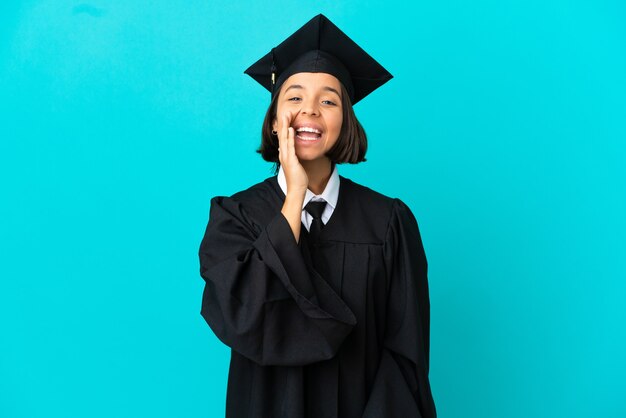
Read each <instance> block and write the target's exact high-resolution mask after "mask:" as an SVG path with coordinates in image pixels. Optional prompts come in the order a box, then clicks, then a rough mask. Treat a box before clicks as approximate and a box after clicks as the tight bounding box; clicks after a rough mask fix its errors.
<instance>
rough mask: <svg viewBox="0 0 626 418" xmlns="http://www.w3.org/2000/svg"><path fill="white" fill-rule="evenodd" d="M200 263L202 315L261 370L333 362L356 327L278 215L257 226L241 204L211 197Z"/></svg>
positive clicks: (218, 334)
mask: <svg viewBox="0 0 626 418" xmlns="http://www.w3.org/2000/svg"><path fill="white" fill-rule="evenodd" d="M199 258H200V275H201V276H202V278H203V279H204V280H205V288H204V292H203V296H202V308H201V315H202V316H203V317H204V319H205V320H206V322H207V323H208V325H209V326H210V327H211V329H212V330H213V332H214V333H215V334H216V336H217V337H218V338H219V339H220V340H221V341H222V342H223V343H224V344H226V345H228V346H229V347H231V348H232V349H233V350H235V351H237V352H238V353H240V354H241V355H243V356H245V357H247V358H249V359H251V360H252V361H254V362H256V363H258V364H260V365H264V366H265V365H280V366H294V365H305V364H309V363H313V362H317V361H321V360H326V359H329V358H331V357H333V356H334V355H335V354H336V352H337V350H338V349H339V347H340V345H341V343H342V342H343V340H344V339H345V337H346V336H347V335H348V334H349V333H350V331H351V330H352V328H353V327H354V325H355V324H356V319H355V316H354V314H353V313H352V311H351V310H350V309H349V308H348V307H347V306H346V304H345V303H344V302H343V301H342V300H341V299H340V297H339V296H338V295H337V294H336V293H335V292H334V291H333V290H332V288H330V286H329V285H328V284H327V283H326V281H325V280H324V279H323V278H322V277H320V276H319V274H318V273H317V272H315V271H314V270H313V269H310V268H309V267H308V266H307V265H306V264H305V262H304V259H303V257H302V253H301V252H300V249H299V247H298V244H297V242H296V240H295V237H294V235H293V232H292V230H291V227H290V226H289V223H288V221H287V219H286V218H285V216H284V215H283V214H282V213H281V212H280V211H279V212H278V213H277V214H276V215H275V216H274V217H273V218H272V219H271V220H270V222H269V223H267V225H266V226H264V227H260V226H259V225H258V223H256V222H254V221H253V220H252V219H251V218H250V216H249V215H248V214H247V212H246V210H245V209H244V208H243V207H242V204H241V202H239V201H237V200H236V199H234V198H232V197H230V198H229V197H223V196H218V197H214V198H213V199H212V200H211V209H210V214H209V222H208V225H207V227H206V231H205V234H204V238H203V239H202V242H201V244H200V249H199Z"/></svg>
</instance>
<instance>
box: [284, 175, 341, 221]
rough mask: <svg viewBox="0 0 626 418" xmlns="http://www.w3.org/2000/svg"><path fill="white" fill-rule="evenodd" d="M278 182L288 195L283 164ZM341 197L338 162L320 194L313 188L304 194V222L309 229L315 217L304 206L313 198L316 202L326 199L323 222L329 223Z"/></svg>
mask: <svg viewBox="0 0 626 418" xmlns="http://www.w3.org/2000/svg"><path fill="white" fill-rule="evenodd" d="M278 184H279V185H280V188H281V189H283V193H284V194H285V196H286V195H287V179H286V178H285V172H284V171H283V166H282V165H281V166H280V168H279V169H278ZM338 198H339V172H338V171H337V164H335V168H334V170H333V172H332V173H331V175H330V179H329V180H328V183H327V184H326V188H325V189H324V191H323V192H322V194H320V195H316V194H314V193H313V192H312V191H311V190H309V189H307V190H306V195H305V196H304V202H303V203H302V223H303V224H304V226H306V229H307V231H309V230H310V228H311V222H313V217H312V216H311V215H310V214H309V212H307V211H306V210H305V209H304V207H305V206H306V205H307V204H308V203H309V202H310V201H311V200H312V201H314V202H318V201H326V207H325V208H324V212H323V213H322V222H324V224H326V223H328V220H329V219H330V216H331V215H332V214H333V211H334V210H335V207H336V206H337V199H338Z"/></svg>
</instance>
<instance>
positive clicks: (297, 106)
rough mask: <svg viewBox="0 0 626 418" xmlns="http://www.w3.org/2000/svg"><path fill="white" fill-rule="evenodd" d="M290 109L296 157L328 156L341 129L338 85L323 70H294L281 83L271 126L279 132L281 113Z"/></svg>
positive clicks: (341, 119) (339, 89)
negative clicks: (293, 72) (320, 71)
mask: <svg viewBox="0 0 626 418" xmlns="http://www.w3.org/2000/svg"><path fill="white" fill-rule="evenodd" d="M287 112H290V113H291V116H292V119H291V125H290V126H292V127H293V128H294V130H295V150H296V155H297V156H298V159H299V160H301V161H302V160H309V161H312V160H316V159H318V158H328V157H326V153H327V152H328V151H329V150H330V149H331V148H332V147H333V146H334V145H335V143H336V142H337V140H338V138H339V133H340V132H341V124H342V123H343V110H342V107H341V84H340V82H339V80H338V79H337V78H336V77H335V76H332V75H330V74H326V73H297V74H294V75H292V76H291V77H289V78H288V79H287V80H286V81H285V82H284V83H283V85H282V86H281V90H280V93H279V96H278V101H277V108H276V115H277V119H275V120H274V123H273V124H272V129H274V130H276V131H278V130H279V129H280V127H281V124H282V116H283V115H284V114H285V113H287Z"/></svg>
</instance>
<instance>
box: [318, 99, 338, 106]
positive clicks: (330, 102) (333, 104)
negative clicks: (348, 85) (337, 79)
mask: <svg viewBox="0 0 626 418" xmlns="http://www.w3.org/2000/svg"><path fill="white" fill-rule="evenodd" d="M322 103H326V104H329V105H331V106H337V103H335V102H333V101H332V100H322Z"/></svg>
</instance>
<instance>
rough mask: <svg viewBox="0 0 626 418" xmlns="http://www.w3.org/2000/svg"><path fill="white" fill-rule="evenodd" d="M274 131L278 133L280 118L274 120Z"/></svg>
mask: <svg viewBox="0 0 626 418" xmlns="http://www.w3.org/2000/svg"><path fill="white" fill-rule="evenodd" d="M272 129H273V130H274V131H278V118H276V117H275V118H274V121H273V122H272Z"/></svg>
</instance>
